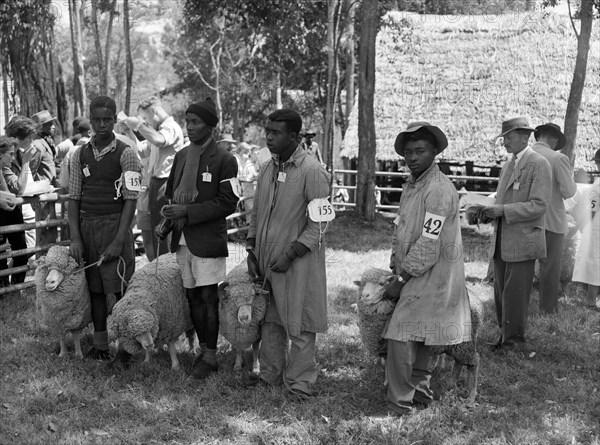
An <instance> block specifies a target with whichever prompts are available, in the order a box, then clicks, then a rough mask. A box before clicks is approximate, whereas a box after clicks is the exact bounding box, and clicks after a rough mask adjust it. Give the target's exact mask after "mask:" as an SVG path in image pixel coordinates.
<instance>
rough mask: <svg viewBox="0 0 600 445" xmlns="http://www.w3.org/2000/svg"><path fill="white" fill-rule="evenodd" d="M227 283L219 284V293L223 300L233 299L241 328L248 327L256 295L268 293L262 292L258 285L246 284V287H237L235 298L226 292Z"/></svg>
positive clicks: (267, 292)
mask: <svg viewBox="0 0 600 445" xmlns="http://www.w3.org/2000/svg"><path fill="white" fill-rule="evenodd" d="M228 286H229V282H227V281H224V282H222V283H220V284H219V292H220V294H221V295H223V296H224V298H233V301H234V303H235V307H236V308H237V319H238V322H239V323H240V324H241V325H242V326H248V325H249V324H250V322H251V321H252V305H253V304H254V298H255V297H256V296H257V295H268V294H269V291H267V290H264V289H263V288H262V286H261V285H260V284H259V283H253V284H248V286H243V287H238V288H237V289H236V290H238V291H240V290H241V292H237V293H236V295H235V296H233V295H231V293H230V292H229V291H228V290H227V287H228Z"/></svg>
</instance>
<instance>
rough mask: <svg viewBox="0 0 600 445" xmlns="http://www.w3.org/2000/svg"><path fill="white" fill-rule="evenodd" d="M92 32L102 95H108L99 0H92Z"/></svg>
mask: <svg viewBox="0 0 600 445" xmlns="http://www.w3.org/2000/svg"><path fill="white" fill-rule="evenodd" d="M91 3H92V32H93V34H94V46H95V48H96V62H97V63H98V74H99V76H98V77H100V95H102V96H106V94H107V87H106V84H107V79H106V70H105V69H104V62H103V60H102V59H103V57H102V43H101V42H100V31H99V30H98V0H92V1H91Z"/></svg>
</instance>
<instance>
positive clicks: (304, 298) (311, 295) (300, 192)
mask: <svg viewBox="0 0 600 445" xmlns="http://www.w3.org/2000/svg"><path fill="white" fill-rule="evenodd" d="M280 168H281V169H282V170H281V171H283V172H284V173H285V174H286V179H285V182H281V181H278V177H279V176H278V175H279V171H280V170H279V169H280ZM328 176H329V175H328V173H327V172H326V171H325V169H324V168H323V167H322V166H321V165H320V163H319V162H318V161H317V160H316V159H315V158H313V157H311V156H309V155H308V154H307V153H306V151H304V150H302V149H301V148H298V149H297V150H296V151H295V152H294V153H293V154H292V156H291V157H290V159H289V160H288V161H286V162H285V163H283V165H282V166H280V165H279V163H278V161H277V159H276V158H273V159H271V161H269V162H268V163H265V164H264V165H263V166H262V167H261V170H260V174H259V177H258V182H257V185H256V195H255V199H254V208H253V212H252V219H251V222H250V229H249V231H248V238H255V239H256V248H255V251H256V256H257V259H258V263H259V272H260V273H261V274H262V275H265V274H266V277H267V279H268V280H269V281H270V283H271V288H272V290H273V297H274V301H275V305H276V307H277V312H278V315H279V320H269V318H268V317H267V321H272V322H279V323H281V325H282V326H284V327H285V328H286V329H287V330H288V332H289V333H290V335H295V336H297V335H299V334H300V332H325V331H326V330H327V282H326V278H325V246H324V243H323V239H322V237H320V231H319V229H321V231H323V230H324V229H325V223H322V224H321V227H320V228H319V223H316V222H314V221H312V220H310V218H309V217H308V214H307V207H308V204H309V203H310V202H311V201H312V200H314V199H316V198H326V197H327V196H329V178H328ZM320 238H321V242H319V241H320ZM294 241H299V242H301V243H302V244H304V245H305V246H306V247H308V248H309V249H310V250H309V252H308V253H306V254H305V255H304V256H302V257H299V258H296V259H295V260H294V261H293V263H292V265H291V266H290V268H289V269H288V270H287V271H286V272H285V273H276V272H272V271H271V270H270V269H268V267H267V266H268V265H269V264H271V263H272V262H273V261H274V260H275V259H276V258H277V257H278V256H279V255H281V254H282V253H283V252H285V251H286V249H287V248H288V247H289V246H290V245H291V243H292V242H294Z"/></svg>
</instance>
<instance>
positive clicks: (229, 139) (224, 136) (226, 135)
mask: <svg viewBox="0 0 600 445" xmlns="http://www.w3.org/2000/svg"><path fill="white" fill-rule="evenodd" d="M217 142H229V143H230V144H237V141H236V140H235V139H233V136H232V135H231V134H229V133H223V134H222V135H221V139H219V140H218V141H217Z"/></svg>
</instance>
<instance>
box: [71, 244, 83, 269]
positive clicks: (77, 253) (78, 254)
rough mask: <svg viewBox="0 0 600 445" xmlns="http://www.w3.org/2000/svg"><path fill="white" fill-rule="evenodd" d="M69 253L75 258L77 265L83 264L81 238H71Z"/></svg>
mask: <svg viewBox="0 0 600 445" xmlns="http://www.w3.org/2000/svg"><path fill="white" fill-rule="evenodd" d="M69 253H70V254H71V256H72V257H73V258H75V261H77V265H78V266H79V267H81V266H83V243H82V242H81V240H71V244H69Z"/></svg>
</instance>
